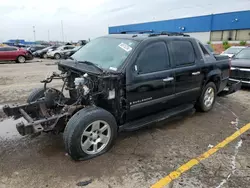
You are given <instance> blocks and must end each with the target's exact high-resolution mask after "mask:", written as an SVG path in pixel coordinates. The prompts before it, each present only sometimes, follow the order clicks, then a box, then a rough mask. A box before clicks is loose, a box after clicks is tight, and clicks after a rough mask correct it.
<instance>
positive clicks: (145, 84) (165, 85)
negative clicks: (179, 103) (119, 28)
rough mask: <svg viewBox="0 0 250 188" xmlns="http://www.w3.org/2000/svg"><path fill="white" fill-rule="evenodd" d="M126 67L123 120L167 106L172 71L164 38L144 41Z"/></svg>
mask: <svg viewBox="0 0 250 188" xmlns="http://www.w3.org/2000/svg"><path fill="white" fill-rule="evenodd" d="M142 45H143V46H142V48H141V50H140V52H139V55H138V57H136V58H135V61H134V63H133V64H132V65H131V66H130V68H129V70H127V73H128V76H127V85H126V90H127V99H128V102H129V106H130V112H129V113H128V116H127V120H128V121H129V120H133V119H136V118H140V117H144V116H147V115H149V114H152V113H157V112H159V111H162V110H164V109H166V108H168V107H171V100H170V99H171V98H172V97H174V73H173V71H172V69H171V66H170V60H169V53H168V49H167V46H166V44H165V42H164V41H156V42H145V44H142Z"/></svg>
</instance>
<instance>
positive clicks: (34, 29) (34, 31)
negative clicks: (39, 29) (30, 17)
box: [33, 26, 36, 42]
mask: <svg viewBox="0 0 250 188" xmlns="http://www.w3.org/2000/svg"><path fill="white" fill-rule="evenodd" d="M33 34H34V42H36V28H35V26H33Z"/></svg>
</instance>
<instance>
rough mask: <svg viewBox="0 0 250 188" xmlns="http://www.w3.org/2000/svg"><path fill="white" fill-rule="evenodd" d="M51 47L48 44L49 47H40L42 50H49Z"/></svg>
mask: <svg viewBox="0 0 250 188" xmlns="http://www.w3.org/2000/svg"><path fill="white" fill-rule="evenodd" d="M51 48H52V47H51V46H49V47H47V48H44V49H42V50H49V49H51Z"/></svg>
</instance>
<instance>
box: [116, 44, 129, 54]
mask: <svg viewBox="0 0 250 188" xmlns="http://www.w3.org/2000/svg"><path fill="white" fill-rule="evenodd" d="M118 46H119V47H120V48H122V49H123V50H125V51H126V52H130V51H131V50H132V48H131V47H130V46H129V45H127V44H125V43H121V44H119V45H118Z"/></svg>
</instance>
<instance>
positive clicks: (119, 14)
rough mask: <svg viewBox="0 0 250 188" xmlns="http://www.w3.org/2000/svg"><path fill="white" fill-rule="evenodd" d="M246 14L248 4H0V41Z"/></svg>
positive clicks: (145, 0) (73, 36)
mask: <svg viewBox="0 0 250 188" xmlns="http://www.w3.org/2000/svg"><path fill="white" fill-rule="evenodd" d="M240 10H250V0H237V1H236V0H126V1H121V0H89V1H88V0H39V1H37V0H0V14H1V16H0V23H1V26H0V41H5V40H7V39H16V38H19V39H21V38H22V39H25V40H33V39H34V35H33V28H32V27H33V26H35V30H36V39H37V40H48V30H49V33H50V35H49V36H50V40H62V30H61V20H63V27H64V36H65V37H64V38H65V39H66V40H68V41H71V40H73V41H77V40H80V39H87V38H91V39H92V38H95V37H98V36H100V35H105V34H107V33H108V26H113V25H123V24H129V23H139V22H148V21H155V20H167V19H173V18H182V17H190V16H199V15H205V14H212V13H222V12H231V11H240Z"/></svg>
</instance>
